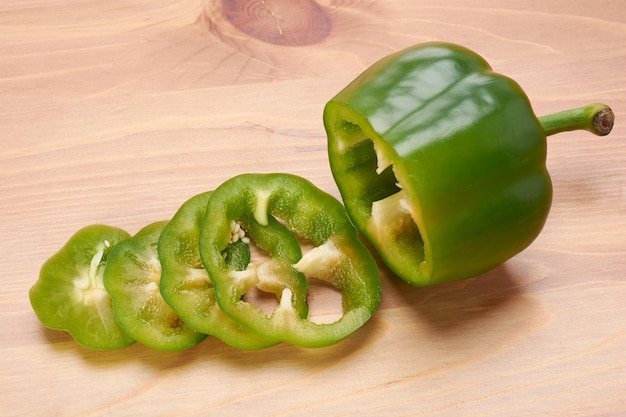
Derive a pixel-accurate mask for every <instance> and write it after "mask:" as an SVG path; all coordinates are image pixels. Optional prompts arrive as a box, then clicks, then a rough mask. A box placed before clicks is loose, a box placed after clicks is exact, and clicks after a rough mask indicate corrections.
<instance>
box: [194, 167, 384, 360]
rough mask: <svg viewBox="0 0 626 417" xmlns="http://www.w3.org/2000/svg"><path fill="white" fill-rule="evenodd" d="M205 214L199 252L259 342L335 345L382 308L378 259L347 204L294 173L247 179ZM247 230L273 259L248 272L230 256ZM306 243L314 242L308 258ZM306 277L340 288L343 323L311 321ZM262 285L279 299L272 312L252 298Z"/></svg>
mask: <svg viewBox="0 0 626 417" xmlns="http://www.w3.org/2000/svg"><path fill="white" fill-rule="evenodd" d="M206 212H207V218H206V219H205V221H204V222H203V225H202V230H201V232H200V249H199V250H200V256H201V258H202V262H203V264H204V267H205V268H206V269H207V271H208V274H209V276H210V277H211V280H212V281H213V285H214V287H215V296H216V299H217V302H218V304H219V306H220V308H221V309H222V310H223V311H224V312H225V313H226V314H227V315H229V316H230V317H231V318H232V319H234V320H236V321H238V322H240V323H242V324H243V325H244V326H246V327H247V328H248V329H249V330H250V331H252V332H255V333H256V334H258V335H259V336H260V337H263V338H267V339H270V340H272V339H273V340H280V341H283V342H288V343H292V344H295V345H298V346H302V347H308V348H315V347H323V346H329V345H332V344H334V343H337V342H339V341H341V340H343V339H344V338H345V337H347V336H348V335H350V334H351V333H353V332H354V331H355V330H356V329H358V328H359V327H361V326H362V325H363V324H364V323H365V322H366V321H367V320H368V319H369V318H370V317H371V315H372V314H373V312H374V311H375V310H376V308H377V306H378V303H379V301H380V280H379V275H378V269H377V265H376V263H375V261H374V258H373V256H372V254H371V253H370V252H369V251H368V250H367V248H366V247H365V246H364V245H363V243H362V242H361V241H360V240H359V238H358V236H357V233H356V229H355V228H354V226H353V225H352V223H351V222H350V220H349V219H348V217H347V215H346V213H345V210H344V207H343V206H342V205H341V203H340V202H339V201H337V200H336V199H335V198H334V197H332V196H331V195H329V194H327V193H325V192H323V191H322V190H320V189H318V188H317V187H315V186H314V185H313V184H311V183H310V182H309V181H307V180H305V179H303V178H300V177H297V176H295V175H290V174H242V175H239V176H236V177H234V178H231V179H230V180H228V181H226V182H224V183H223V184H222V185H220V186H219V187H218V188H217V189H215V191H213V194H212V196H211V198H210V199H209V202H208V205H207V209H206ZM240 228H241V229H243V230H244V231H245V238H246V239H249V240H250V242H251V244H252V243H254V244H255V245H256V246H257V247H259V248H261V249H263V250H264V251H266V252H267V255H268V257H267V258H266V259H261V260H257V261H254V260H253V262H251V263H250V265H248V266H247V268H246V269H245V270H237V269H235V268H232V267H231V266H229V265H228V263H227V261H226V259H225V258H227V256H225V254H224V251H225V249H226V248H227V247H228V246H229V245H230V244H231V243H232V239H233V234H234V233H233V231H234V230H236V231H238V230H239V229H240ZM235 236H236V234H235ZM301 240H304V241H307V242H310V243H311V244H312V245H313V248H312V249H310V250H309V251H308V252H306V253H304V255H303V254H302V250H301V244H300V241H301ZM253 258H254V257H253ZM307 278H317V279H319V280H322V281H325V282H326V283H328V284H330V285H332V286H334V287H335V288H337V289H338V290H339V291H341V294H342V305H343V315H342V316H341V317H340V318H339V319H338V320H336V321H334V322H332V323H316V322H314V321H311V320H309V318H308V316H307V311H308V308H307V309H304V310H303V309H302V308H301V307H300V306H301V305H302V304H304V305H306V300H307V296H308V294H307V292H308V289H309V286H308V280H307ZM255 286H256V287H257V288H259V289H261V290H262V291H265V292H273V293H274V294H276V297H277V299H278V306H276V307H275V308H274V310H273V311H272V312H271V313H265V312H264V311H262V310H261V309H260V308H258V307H257V306H255V305H254V304H252V303H249V302H247V301H246V299H245V295H246V293H247V292H248V291H249V290H250V289H251V288H253V287H255ZM303 313H304V314H303Z"/></svg>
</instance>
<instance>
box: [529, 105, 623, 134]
mask: <svg viewBox="0 0 626 417" xmlns="http://www.w3.org/2000/svg"><path fill="white" fill-rule="evenodd" d="M614 121H615V114H613V110H611V108H610V107H609V106H607V105H606V104H602V103H593V104H588V105H586V106H583V107H578V108H576V109H570V110H564V111H560V112H557V113H552V114H547V115H545V116H541V117H539V122H540V123H541V125H542V126H543V130H544V132H545V134H546V136H550V135H554V134H555V133H561V132H567V131H570V130H587V131H589V132H591V133H593V134H594V135H598V136H606V135H608V134H609V132H611V129H613V123H614Z"/></svg>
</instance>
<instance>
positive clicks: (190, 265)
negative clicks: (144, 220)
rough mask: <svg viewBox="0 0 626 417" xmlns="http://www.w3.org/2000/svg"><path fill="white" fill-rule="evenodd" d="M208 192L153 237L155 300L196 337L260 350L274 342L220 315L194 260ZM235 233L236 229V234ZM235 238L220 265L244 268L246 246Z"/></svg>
mask: <svg viewBox="0 0 626 417" xmlns="http://www.w3.org/2000/svg"><path fill="white" fill-rule="evenodd" d="M211 194H212V191H208V192H205V193H202V194H198V195H196V196H194V197H192V198H190V199H189V200H187V201H186V202H185V203H184V204H183V205H182V206H181V207H180V208H179V209H178V211H177V212H176V214H174V217H173V218H172V220H171V221H170V222H169V223H168V225H167V226H165V229H163V231H162V232H161V236H160V238H159V245H158V251H159V259H160V260H161V267H162V272H161V284H160V289H161V295H162V296H163V298H164V299H165V300H166V301H167V303H168V304H169V305H170V306H171V307H172V308H173V309H174V311H176V313H178V315H179V316H180V317H181V318H182V319H183V320H184V321H185V323H187V324H188V325H189V327H192V328H193V329H195V330H196V331H198V332H201V333H206V334H210V335H213V336H215V337H217V338H219V339H220V340H222V341H223V342H224V343H226V344H228V345H230V346H233V347H236V348H239V349H261V348H265V347H269V346H273V345H276V344H277V343H279V341H277V340H269V339H265V338H261V337H259V336H257V335H256V334H254V333H252V332H251V331H249V330H248V329H247V328H245V327H244V326H242V325H241V323H239V322H237V321H235V320H233V319H231V318H230V317H229V316H227V315H226V314H224V313H223V312H222V310H221V309H220V307H219V306H218V305H217V301H216V300H215V288H214V287H213V283H212V282H211V279H210V278H209V275H208V273H207V272H206V269H205V268H204V266H203V264H202V260H201V259H200V251H199V246H198V241H199V238H200V228H201V225H202V222H203V219H204V218H205V215H206V206H207V204H208V201H209V198H210V197H211ZM240 230H241V229H240ZM235 232H236V235H235V236H236V238H235V239H233V240H234V241H233V242H231V243H230V244H229V245H228V246H227V247H226V249H225V251H224V253H223V256H224V260H225V262H226V264H227V265H228V266H229V267H230V268H233V269H234V270H243V269H246V267H247V266H248V264H249V263H250V247H249V245H248V244H247V243H246V242H245V241H244V240H245V237H244V236H240V235H239V231H235Z"/></svg>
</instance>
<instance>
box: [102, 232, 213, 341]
mask: <svg viewBox="0 0 626 417" xmlns="http://www.w3.org/2000/svg"><path fill="white" fill-rule="evenodd" d="M166 225H167V221H161V222H156V223H152V224H149V225H148V226H145V227H144V228H142V229H141V230H140V231H138V232H137V234H135V235H134V236H133V237H131V238H128V239H126V240H124V241H123V242H120V243H118V244H117V245H116V246H115V247H113V249H112V250H111V252H110V253H109V257H108V262H107V265H106V267H105V268H104V275H103V277H102V281H103V283H104V288H105V289H106V290H107V291H108V293H109V295H110V296H111V300H112V305H113V314H114V316H115V320H116V321H117V323H118V324H119V325H120V327H121V328H122V329H124V331H125V332H126V333H127V334H128V335H130V336H132V337H133V338H134V339H136V340H137V341H138V342H141V343H143V344H144V345H146V346H149V347H151V348H154V349H158V350H163V351H177V350H183V349H187V348H190V347H192V346H195V345H197V344H198V343H200V342H201V341H202V340H204V339H205V338H206V337H207V335H206V334H203V333H200V332H197V331H195V330H194V329H192V328H191V327H189V326H188V325H187V323H185V322H184V321H183V320H182V319H181V318H180V317H179V316H178V315H177V314H176V312H175V311H174V310H173V309H172V308H171V307H170V306H169V305H168V304H167V303H166V302H165V300H164V299H163V297H162V296H161V293H160V290H159V286H160V280H161V262H160V260H159V255H158V251H157V245H158V241H159V237H160V235H161V232H162V230H163V229H164V228H165V226H166Z"/></svg>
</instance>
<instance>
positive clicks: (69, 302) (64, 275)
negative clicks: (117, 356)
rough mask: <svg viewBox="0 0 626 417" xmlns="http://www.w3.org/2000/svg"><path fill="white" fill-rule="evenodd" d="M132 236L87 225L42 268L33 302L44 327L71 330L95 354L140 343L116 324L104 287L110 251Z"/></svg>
mask: <svg viewBox="0 0 626 417" xmlns="http://www.w3.org/2000/svg"><path fill="white" fill-rule="evenodd" d="M129 237H130V235H129V234H128V233H127V232H125V231H124V230H122V229H118V228H116V227H112V226H106V225H91V226H87V227H84V228H82V229H80V230H79V231H77V232H76V233H75V234H74V235H73V236H72V237H71V238H70V239H69V240H68V241H67V243H66V244H65V245H64V246H63V247H62V248H61V249H60V250H59V251H58V252H57V253H56V254H54V255H53V256H52V257H50V259H48V260H47V261H46V262H45V263H44V264H43V266H42V267H41V272H40V275H39V279H38V280H37V282H36V283H35V284H34V285H33V286H32V288H31V289H30V292H29V297H30V303H31V305H32V307H33V310H34V311H35V314H36V315H37V318H39V320H40V321H41V323H42V324H43V325H44V326H46V327H49V328H51V329H56V330H66V331H67V332H68V333H70V335H72V337H73V338H74V340H76V342H78V343H80V344H81V345H83V346H85V347H89V348H92V349H102V350H111V349H120V348H123V347H126V346H130V345H132V344H133V343H135V339H133V338H132V337H131V336H129V335H128V334H126V332H124V330H122V328H121V327H120V326H118V324H117V322H116V321H115V318H114V316H113V309H112V307H111V297H110V296H109V294H108V293H107V291H106V290H105V288H104V283H103V273H104V268H105V266H106V264H107V262H108V255H109V253H110V251H111V249H112V248H113V247H115V245H117V244H118V243H119V242H122V241H124V240H126V239H128V238H129Z"/></svg>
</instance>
